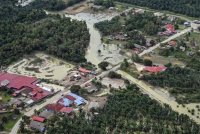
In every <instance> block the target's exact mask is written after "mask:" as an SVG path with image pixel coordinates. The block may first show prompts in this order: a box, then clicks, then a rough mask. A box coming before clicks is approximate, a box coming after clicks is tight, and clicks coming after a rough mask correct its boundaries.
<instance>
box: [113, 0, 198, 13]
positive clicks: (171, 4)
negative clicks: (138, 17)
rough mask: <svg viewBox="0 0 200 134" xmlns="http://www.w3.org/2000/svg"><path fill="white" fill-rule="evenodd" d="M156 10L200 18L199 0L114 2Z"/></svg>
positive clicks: (128, 0) (119, 0) (120, 0)
mask: <svg viewBox="0 0 200 134" xmlns="http://www.w3.org/2000/svg"><path fill="white" fill-rule="evenodd" d="M115 1H118V2H125V3H129V4H133V5H137V6H143V7H149V8H152V9H157V10H168V11H172V12H175V13H180V14H185V15H188V16H192V17H200V2H199V0H167V1H166V0H115Z"/></svg>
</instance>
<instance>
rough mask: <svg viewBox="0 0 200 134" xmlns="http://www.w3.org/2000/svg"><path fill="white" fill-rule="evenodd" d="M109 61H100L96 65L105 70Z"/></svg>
mask: <svg viewBox="0 0 200 134" xmlns="http://www.w3.org/2000/svg"><path fill="white" fill-rule="evenodd" d="M108 65H109V63H108V62H107V61H102V62H101V63H99V64H98V67H99V68H101V69H102V70H107V67H108Z"/></svg>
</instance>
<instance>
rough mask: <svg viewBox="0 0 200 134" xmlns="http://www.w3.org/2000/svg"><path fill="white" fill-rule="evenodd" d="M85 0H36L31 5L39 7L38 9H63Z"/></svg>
mask: <svg viewBox="0 0 200 134" xmlns="http://www.w3.org/2000/svg"><path fill="white" fill-rule="evenodd" d="M81 1H84V0H67V1H64V0H35V1H34V2H33V3H31V5H30V6H31V7H34V8H37V9H46V10H51V11H59V10H63V9H65V8H67V7H70V6H72V5H74V4H76V3H79V2H81Z"/></svg>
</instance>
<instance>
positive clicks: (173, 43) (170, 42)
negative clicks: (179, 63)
mask: <svg viewBox="0 0 200 134" xmlns="http://www.w3.org/2000/svg"><path fill="white" fill-rule="evenodd" d="M168 44H169V45H170V46H174V47H175V46H176V44H177V43H176V41H174V40H172V41H169V42H168Z"/></svg>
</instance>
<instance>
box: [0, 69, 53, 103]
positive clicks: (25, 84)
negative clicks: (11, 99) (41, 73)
mask: <svg viewBox="0 0 200 134" xmlns="http://www.w3.org/2000/svg"><path fill="white" fill-rule="evenodd" d="M37 83H38V79H37V78H36V77H28V76H23V75H18V74H11V73H7V72H1V73H0V87H7V88H8V89H11V90H14V91H15V93H13V96H17V95H19V94H20V92H17V91H23V90H24V88H28V89H30V90H31V91H30V93H29V95H30V97H31V99H32V100H34V101H40V100H42V99H44V98H45V97H47V96H49V95H51V94H52V93H51V92H48V91H46V90H43V89H41V88H40V87H38V86H37V85H36V84H37Z"/></svg>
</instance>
